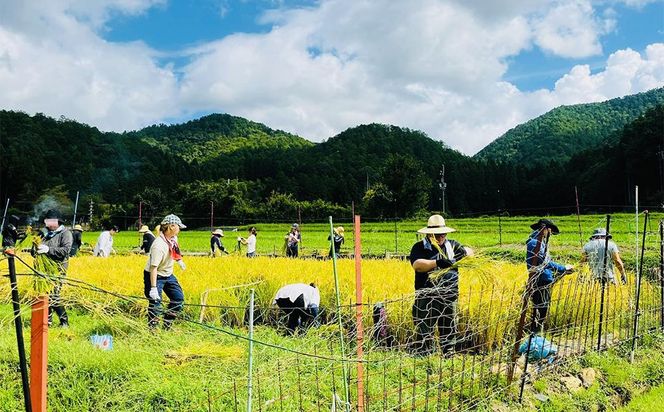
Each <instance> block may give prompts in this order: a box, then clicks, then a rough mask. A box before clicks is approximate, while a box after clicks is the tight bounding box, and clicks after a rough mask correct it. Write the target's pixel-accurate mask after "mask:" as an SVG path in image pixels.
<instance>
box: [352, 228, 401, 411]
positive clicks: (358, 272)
mask: <svg viewBox="0 0 664 412" xmlns="http://www.w3.org/2000/svg"><path fill="white" fill-rule="evenodd" d="M394 227H395V232H394V233H395V234H396V220H395V221H394ZM360 235H361V230H360V216H359V215H356V216H355V300H356V303H355V324H356V328H357V411H358V412H363V411H364V369H363V368H364V365H363V364H362V358H363V356H364V349H363V347H362V345H363V342H364V328H363V325H362V239H361V237H360ZM395 239H396V238H395ZM395 247H396V245H395Z"/></svg>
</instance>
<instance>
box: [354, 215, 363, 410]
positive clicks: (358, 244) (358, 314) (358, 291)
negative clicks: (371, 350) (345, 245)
mask: <svg viewBox="0 0 664 412" xmlns="http://www.w3.org/2000/svg"><path fill="white" fill-rule="evenodd" d="M360 232H361V231H360V216H359V215H355V300H356V303H355V323H356V325H357V359H358V362H357V411H358V412H364V365H363V364H362V357H363V356H364V350H363V348H362V344H363V342H364V329H363V327H362V239H361V238H360Z"/></svg>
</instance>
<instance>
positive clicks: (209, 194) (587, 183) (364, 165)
mask: <svg viewBox="0 0 664 412" xmlns="http://www.w3.org/2000/svg"><path fill="white" fill-rule="evenodd" d="M663 96H664V89H658V90H654V91H652V92H649V93H643V94H640V95H636V96H629V97H626V98H623V99H618V100H614V101H611V102H607V103H603V104H599V105H581V106H573V107H569V108H559V109H557V110H556V111H554V112H552V113H550V114H548V115H545V116H542V117H541V118H538V119H535V120H533V121H531V122H528V123H527V124H525V125H523V126H520V127H521V128H522V129H523V130H526V129H533V127H534V125H539V126H538V127H541V128H542V129H545V128H547V127H548V129H547V130H553V128H554V126H555V128H556V129H557V130H567V131H568V132H569V133H572V132H571V131H572V130H576V129H574V128H573V127H572V125H576V126H575V127H577V128H578V127H579V126H578V125H579V124H585V123H583V122H582V121H581V120H578V119H581V117H580V116H581V113H583V112H584V111H586V112H587V111H589V110H590V109H589V108H590V107H591V106H593V107H604V110H603V111H601V113H603V116H601V117H600V116H598V115H595V116H594V117H593V119H595V120H594V121H593V122H591V123H592V125H593V127H594V130H595V132H596V133H595V135H594V136H599V135H602V136H608V137H606V138H605V140H603V141H602V142H603V144H596V145H594V146H590V147H587V148H585V149H584V148H583V147H576V146H575V147H567V146H564V145H563V146H560V147H557V148H556V147H553V146H546V145H544V144H543V143H541V141H544V140H546V139H544V138H542V139H540V140H541V141H540V140H533V139H526V141H525V142H524V144H521V145H516V146H515V148H514V150H517V152H516V154H514V155H513V156H512V157H511V158H512V159H529V161H527V162H505V161H502V160H503V159H502V158H501V159H494V158H492V157H491V156H487V157H481V156H479V155H478V156H477V157H474V158H471V157H468V156H465V155H463V154H462V153H459V152H457V151H455V150H453V149H450V148H449V147H447V146H446V145H445V144H444V143H442V142H440V141H435V140H433V139H431V138H430V137H428V136H427V135H426V134H424V133H423V132H421V131H417V130H410V129H407V128H402V127H398V126H392V125H382V124H368V125H360V126H356V127H352V128H349V129H347V130H345V131H343V132H341V133H339V134H338V135H336V136H334V137H331V138H329V139H328V140H326V141H324V142H322V143H312V142H310V141H308V140H306V139H304V138H302V137H299V136H295V135H292V134H288V133H285V132H282V131H278V130H273V129H270V128H269V127H267V126H265V125H262V124H259V123H255V122H252V121H249V120H246V119H243V118H240V117H235V116H230V115H223V114H215V115H210V116H206V117H203V118H201V119H198V120H192V121H190V122H187V123H184V124H180V125H172V126H166V125H158V126H150V127H147V128H145V129H142V130H139V131H135V132H129V133H122V134H118V133H103V132H100V131H99V130H97V129H96V128H94V127H90V126H87V125H84V124H81V123H77V122H75V121H73V120H69V119H65V118H60V119H53V118H50V117H47V116H44V115H42V114H36V115H34V116H29V115H27V114H25V113H22V112H11V111H0V150H1V152H0V199H6V198H10V199H12V206H13V207H12V209H10V212H15V213H17V214H22V215H30V216H32V215H34V212H33V211H32V207H33V205H34V204H35V203H38V202H40V201H41V200H43V199H44V198H45V196H51V197H54V198H56V199H59V202H60V203H61V204H63V205H69V208H70V209H71V205H72V204H73V199H74V198H75V194H76V192H77V191H80V192H81V194H82V197H81V204H84V205H89V204H90V202H91V201H92V202H94V204H95V205H96V207H95V209H94V218H95V219H96V220H97V224H99V223H101V222H103V221H108V220H113V221H115V222H116V223H118V224H127V223H131V222H132V221H133V220H136V219H137V216H138V204H139V202H140V203H141V204H142V214H143V217H147V218H150V217H155V216H160V215H162V214H163V213H165V212H174V213H180V214H185V215H186V216H188V217H190V218H194V219H198V221H197V223H196V225H199V226H206V225H209V214H210V206H211V204H214V207H215V216H217V217H219V218H222V219H226V220H228V221H229V222H236V223H237V222H240V223H241V222H247V221H256V220H262V221H265V220H270V221H276V220H286V221H290V220H293V219H294V218H300V217H301V218H303V219H323V218H325V217H326V216H328V215H336V216H339V215H343V216H349V215H350V211H351V207H352V206H351V205H354V207H355V211H356V212H360V213H362V215H363V216H365V218H369V219H371V218H373V219H385V218H390V219H392V218H394V217H410V216H414V215H416V214H417V213H418V212H422V214H426V213H428V212H427V211H431V210H437V211H443V210H444V211H445V212H446V213H447V214H453V215H457V216H458V215H461V214H475V213H482V214H486V213H497V211H499V210H502V211H505V210H507V211H509V212H510V213H523V212H527V213H533V210H539V211H541V212H543V213H550V212H557V213H560V210H561V208H569V211H570V212H572V211H573V210H575V208H573V205H574V204H575V197H574V187H575V186H577V187H578V190H579V197H580V200H581V203H582V205H592V206H590V208H589V209H587V210H588V211H599V210H604V209H606V208H607V207H608V208H612V207H613V208H618V209H620V208H622V207H624V205H629V204H633V197H632V193H633V188H634V185H639V187H640V190H641V191H640V196H641V201H642V203H643V202H645V203H644V204H646V205H651V206H650V207H652V205H657V204H661V203H663V202H664V198H662V196H663V195H664V190H663V186H664V177H662V176H664V174H663V173H664V172H662V170H664V162H663V161H662V156H661V152H662V151H663V148H664V141H663V140H662V138H663V136H664V130H663V129H664V104H662V105H659V106H655V107H654V108H653V109H651V110H649V111H647V112H644V113H642V114H640V115H634V113H635V112H636V111H638V110H641V108H642V107H645V105H646V104H650V103H651V102H652V101H655V100H656V99H662V98H663ZM639 101H640V102H642V104H640V105H638V104H637V103H636V102H639ZM625 102H631V103H630V104H626V103H625ZM644 102H645V103H644ZM637 107H638V109H637ZM621 108H622V109H621ZM609 109H610V110H609ZM568 112H569V113H573V114H574V115H575V116H577V117H576V119H577V121H575V122H572V121H569V119H571V118H572V117H573V116H572V115H567V116H562V117H561V116H558V115H556V116H557V117H556V116H554V114H556V113H568ZM596 112H597V111H596ZM608 113H612V114H611V115H609V114H608ZM627 118H630V119H631V120H630V121H627V120H624V119H627ZM556 119H557V120H556ZM561 119H567V123H569V124H570V125H569V127H567V129H565V128H563V124H567V123H564V122H562V120H561ZM598 119H603V120H602V121H601V122H600V120H598ZM616 119H622V120H620V122H623V123H624V124H623V126H621V127H619V128H618V129H615V127H617V126H615V122H617V120H616ZM554 120H556V121H554ZM545 126H546V127H545ZM517 129H519V128H517ZM569 133H568V134H569ZM574 133H580V132H578V130H577V131H576V132H574ZM556 136H558V137H557V138H556V139H557V140H558V141H562V140H564V139H563V138H561V137H560V136H561V135H556ZM547 139H553V140H556V139H554V137H547ZM533 142H535V143H537V145H538V146H537V147H538V148H532V147H529V146H527V145H525V143H533ZM495 144H501V143H500V142H498V143H495ZM561 145H562V143H561ZM545 146H546V147H545ZM568 149H569V154H568V155H567V156H564V155H558V154H559V153H564V152H565V151H566V150H568ZM487 150H488V149H487ZM537 150H542V151H544V152H546V153H547V155H546V156H542V157H541V160H540V161H538V162H532V161H530V160H531V159H532V158H533V153H535V152H537ZM572 150H574V151H573V152H572ZM551 153H556V154H557V155H551ZM443 166H444V168H445V184H446V192H445V197H444V198H443V193H442V191H441V181H440V178H441V176H440V172H441V170H442V169H443ZM88 218H89V217H88Z"/></svg>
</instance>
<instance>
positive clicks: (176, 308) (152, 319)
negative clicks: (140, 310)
mask: <svg viewBox="0 0 664 412" xmlns="http://www.w3.org/2000/svg"><path fill="white" fill-rule="evenodd" d="M143 286H144V292H145V297H146V298H148V301H149V303H148V325H149V326H150V327H156V326H157V325H159V316H160V315H161V312H162V310H161V293H162V292H163V293H165V294H166V296H167V297H168V299H169V302H168V307H167V309H166V312H164V328H165V329H168V328H170V327H171V325H172V324H173V321H174V320H175V318H177V315H178V314H179V313H180V312H181V311H182V306H183V303H184V292H183V291H182V287H180V283H178V280H177V278H176V277H175V275H171V276H169V277H167V278H165V277H161V276H157V291H158V292H159V298H160V300H153V299H150V272H148V271H143Z"/></svg>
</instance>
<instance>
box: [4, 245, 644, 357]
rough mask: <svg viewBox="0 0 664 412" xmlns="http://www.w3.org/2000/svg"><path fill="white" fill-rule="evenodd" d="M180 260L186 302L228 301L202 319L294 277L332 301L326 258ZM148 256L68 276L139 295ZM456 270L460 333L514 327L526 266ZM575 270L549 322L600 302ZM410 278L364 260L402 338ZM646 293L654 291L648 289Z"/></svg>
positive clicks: (86, 294) (495, 336) (125, 307)
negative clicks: (579, 278) (311, 284)
mask: <svg viewBox="0 0 664 412" xmlns="http://www.w3.org/2000/svg"><path fill="white" fill-rule="evenodd" d="M28 258H29V257H28ZM184 259H185V261H186V263H187V269H186V270H185V271H182V270H180V268H179V267H178V266H177V265H175V271H176V273H175V275H176V276H177V278H178V280H179V281H180V284H181V285H182V288H183V290H184V292H185V299H186V303H189V304H200V303H202V302H205V303H206V304H208V305H220V306H228V307H230V308H227V309H221V308H208V309H207V310H206V312H205V316H204V319H205V320H207V321H217V320H221V321H223V322H224V324H231V325H239V324H241V322H242V317H243V316H244V308H246V307H247V304H248V301H249V290H250V289H251V288H254V289H255V290H256V305H257V306H258V307H267V306H269V305H270V304H271V303H272V298H273V296H274V295H275V293H276V291H277V289H278V288H280V287H281V286H283V285H286V284H289V283H295V282H301V283H310V282H314V283H316V285H317V286H318V288H319V289H320V292H321V306H322V307H323V308H328V309H330V308H334V307H335V306H336V302H335V293H334V278H333V272H332V261H331V260H313V259H312V260H309V259H288V258H269V257H257V258H253V259H248V258H245V257H241V256H237V255H231V256H225V257H223V258H209V257H185V258H184ZM146 260H147V257H145V256H139V255H130V256H113V257H110V258H95V257H90V256H82V257H76V258H73V259H71V261H70V265H69V271H68V272H69V273H68V278H69V279H70V280H72V281H73V280H81V281H84V282H86V283H89V284H91V285H94V286H95V287H97V288H100V289H103V290H106V291H112V292H114V293H117V294H120V295H127V296H136V297H142V296H143V268H144V266H145V263H146ZM3 263H4V262H3ZM18 267H19V271H21V272H26V270H25V268H22V267H21V265H20V264H19V265H18ZM459 271H460V285H459V286H460V293H459V294H460V297H459V312H460V324H459V329H460V330H461V331H466V332H465V333H469V332H472V334H473V335H474V336H475V337H474V339H477V340H478V341H481V342H482V343H485V344H488V345H491V344H493V343H494V342H496V341H498V340H500V339H502V338H503V336H504V335H505V333H507V332H508V331H509V329H510V328H511V327H513V324H514V322H513V320H514V319H516V318H517V316H518V312H519V309H520V305H521V299H520V293H521V291H522V290H523V285H524V283H525V280H526V271H525V268H524V265H521V264H514V263H509V262H503V261H496V260H490V259H488V258H485V257H482V256H479V257H473V258H467V259H464V261H462V264H461V265H460V269H459ZM338 274H339V287H340V298H341V304H342V305H349V304H351V303H354V302H355V263H354V261H353V260H349V259H340V260H338ZM578 276H581V277H584V276H585V277H588V274H587V269H584V270H582V271H581V272H580V273H579V274H575V275H571V276H568V277H566V279H564V280H563V281H562V282H559V283H558V284H557V285H556V287H555V288H554V304H553V305H552V311H551V316H550V320H549V322H550V325H552V326H559V325H567V324H571V323H573V322H574V319H575V318H576V319H578V318H579V315H578V312H579V307H581V306H583V307H586V308H587V310H588V311H590V310H591V308H596V307H597V303H596V301H597V298H596V296H597V290H598V289H597V288H593V287H586V289H587V290H586V292H585V293H582V289H580V287H579V286H578V285H577V286H575V287H576V289H573V287H574V286H573V284H572V283H573V282H576V283H579V282H577V279H576V277H578ZM26 280H27V279H25V278H24V277H22V278H21V293H22V294H26V295H27V297H30V296H33V295H34V294H35V291H34V290H32V289H31V288H30V285H29V282H27V281H26ZM571 282H572V283H571ZM589 282H590V281H589ZM590 283H593V282H590ZM413 284H414V273H413V269H412V268H411V266H410V263H409V262H408V261H401V260H364V261H363V262H362V291H363V301H364V302H370V303H375V302H378V301H387V302H388V304H387V308H388V316H389V322H390V324H391V325H392V327H393V328H394V330H395V333H396V334H397V336H398V337H399V338H401V339H405V338H407V336H408V335H409V334H410V332H411V331H412V329H413V326H412V320H411V306H412V302H413V294H414V286H413ZM582 284H583V283H582ZM609 290H610V292H609V293H612V294H613V295H612V296H613V299H614V303H613V304H612V306H611V307H609V308H608V310H609V311H613V312H611V313H613V314H615V312H616V311H618V310H622V309H624V308H625V307H627V306H628V305H629V304H630V303H629V302H630V299H631V293H630V288H629V287H627V286H620V285H618V286H611V287H610V288H609ZM0 291H1V292H2V294H3V296H9V288H8V285H7V283H4V284H2V285H0ZM573 291H574V295H573V297H572V298H571V299H570V298H569V296H571V295H572V292H573ZM646 292H647V288H646ZM646 292H644V293H646ZM650 293H651V294H653V293H656V291H655V290H654V289H653V290H652V291H651V292H650ZM556 294H558V295H561V296H562V295H563V294H564V296H567V299H566V300H565V298H560V299H559V300H556ZM62 299H63V301H65V302H70V303H72V304H76V305H78V306H82V307H86V308H90V309H92V308H101V309H103V310H106V311H108V310H122V311H125V312H127V311H128V312H131V313H134V314H136V315H142V314H143V313H144V310H145V306H147V302H146V301H144V300H142V299H135V300H134V301H130V302H126V301H125V302H121V299H120V298H118V297H117V296H114V295H111V294H105V293H100V292H98V291H94V290H89V288H79V287H76V286H74V284H68V285H66V286H65V287H64V288H63V291H62ZM572 300H574V301H572ZM616 302H619V304H618V303H616ZM186 310H187V313H188V314H189V315H190V316H192V317H194V318H198V316H199V315H200V311H201V308H200V307H198V306H188V307H187V308H186ZM365 314H366V315H367V317H368V318H370V314H371V310H370V308H367V310H366V311H365ZM370 322H371V321H370V320H368V321H367V323H370Z"/></svg>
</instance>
